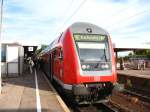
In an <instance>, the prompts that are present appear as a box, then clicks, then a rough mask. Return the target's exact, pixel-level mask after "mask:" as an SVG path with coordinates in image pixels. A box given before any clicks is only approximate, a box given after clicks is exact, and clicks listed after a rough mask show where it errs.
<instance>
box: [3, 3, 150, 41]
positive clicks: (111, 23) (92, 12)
mask: <svg viewBox="0 0 150 112" xmlns="http://www.w3.org/2000/svg"><path fill="white" fill-rule="evenodd" d="M83 1H84V0H82V1H81V0H61V1H60V0H8V1H7V0H6V1H4V21H3V22H4V23H3V33H2V35H3V39H4V38H5V40H12V41H14V40H18V41H22V42H23V41H28V42H31V41H32V42H37V43H46V44H47V43H50V42H51V41H52V40H53V39H54V38H56V37H57V36H58V35H59V34H60V33H61V32H62V31H64V30H65V29H66V28H67V27H68V26H69V25H71V24H72V23H74V22H77V21H80V22H81V21H82V22H90V23H93V24H96V25H98V26H100V27H102V28H104V29H106V30H108V32H109V33H110V34H111V36H112V40H113V42H115V43H121V42H127V43H128V41H131V42H134V41H137V43H139V42H141V38H143V40H142V41H150V40H149V39H148V37H147V35H150V33H149V26H150V23H149V18H150V12H149V11H146V12H145V13H142V14H139V15H136V14H138V13H140V12H142V11H144V10H147V9H148V8H149V7H150V2H149V1H148V0H142V1H141V0H132V1H131V0H123V1H122V0H112V1H110V0H86V2H85V3H84V4H83V5H82V6H81V7H80V9H79V10H78V11H77V12H76V13H75V14H74V15H73V16H72V17H71V15H72V14H73V13H74V12H75V11H76V10H77V8H78V7H79V5H80V4H81V3H82V2H83ZM70 17H71V18H70ZM68 18H70V19H69V20H68ZM64 23H65V24H64Z"/></svg>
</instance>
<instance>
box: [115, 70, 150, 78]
mask: <svg viewBox="0 0 150 112" xmlns="http://www.w3.org/2000/svg"><path fill="white" fill-rule="evenodd" d="M117 74H118V75H126V76H133V77H139V78H146V79H150V68H146V69H145V70H117Z"/></svg>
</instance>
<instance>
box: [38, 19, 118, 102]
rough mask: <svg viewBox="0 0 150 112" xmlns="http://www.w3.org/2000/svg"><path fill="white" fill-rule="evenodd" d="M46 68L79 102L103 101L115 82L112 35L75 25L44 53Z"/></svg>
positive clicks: (84, 24) (51, 77)
mask: <svg viewBox="0 0 150 112" xmlns="http://www.w3.org/2000/svg"><path fill="white" fill-rule="evenodd" d="M40 55H41V58H42V61H43V65H42V66H43V68H44V71H45V72H46V74H47V75H48V76H49V77H50V79H51V80H55V81H56V82H57V83H58V84H59V85H60V86H61V87H62V88H63V89H64V90H65V91H66V92H69V93H71V94H72V95H73V96H74V98H75V99H76V101H78V102H79V103H82V102H91V101H95V102H96V101H102V99H105V98H106V97H107V96H108V95H110V94H111V92H112V89H113V84H114V83H115V82H116V78H117V77H116V66H115V57H114V51H113V47H112V43H111V39H110V36H109V34H108V32H107V31H105V30H104V29H102V28H100V27H98V26H96V25H93V24H89V23H83V22H78V23H74V24H72V25H71V26H70V27H69V28H67V30H66V31H65V32H63V33H62V34H61V35H60V37H58V38H57V39H55V40H54V41H53V42H52V43H51V44H50V45H49V46H48V47H47V48H46V49H45V50H43V51H42V52H41V54H40Z"/></svg>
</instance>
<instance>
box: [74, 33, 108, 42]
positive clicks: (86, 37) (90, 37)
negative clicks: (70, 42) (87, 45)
mask: <svg viewBox="0 0 150 112" xmlns="http://www.w3.org/2000/svg"><path fill="white" fill-rule="evenodd" d="M73 36H74V39H75V40H76V41H104V40H105V39H106V36H104V35H98V34H74V35H73Z"/></svg>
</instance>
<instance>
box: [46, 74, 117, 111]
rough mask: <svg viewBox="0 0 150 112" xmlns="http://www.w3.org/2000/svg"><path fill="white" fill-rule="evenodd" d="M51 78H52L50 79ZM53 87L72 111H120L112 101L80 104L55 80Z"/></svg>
mask: <svg viewBox="0 0 150 112" xmlns="http://www.w3.org/2000/svg"><path fill="white" fill-rule="evenodd" d="M46 77H47V78H48V79H49V77H48V76H47V75H46ZM49 80H50V79H49ZM52 85H53V87H54V88H55V89H56V91H57V92H58V93H59V95H60V96H61V98H62V99H63V100H64V102H65V103H66V105H67V106H68V107H69V109H70V111H71V112H120V111H118V109H117V108H116V107H115V106H114V105H111V104H110V103H109V104H107V103H96V104H91V105H90V104H84V105H78V103H77V102H75V101H74V100H73V99H72V97H71V96H69V95H67V94H65V93H64V92H63V90H62V89H61V87H60V86H59V85H58V84H57V83H56V82H55V81H53V82H52Z"/></svg>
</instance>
